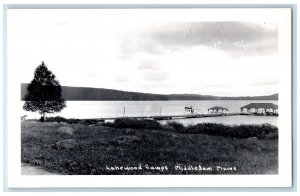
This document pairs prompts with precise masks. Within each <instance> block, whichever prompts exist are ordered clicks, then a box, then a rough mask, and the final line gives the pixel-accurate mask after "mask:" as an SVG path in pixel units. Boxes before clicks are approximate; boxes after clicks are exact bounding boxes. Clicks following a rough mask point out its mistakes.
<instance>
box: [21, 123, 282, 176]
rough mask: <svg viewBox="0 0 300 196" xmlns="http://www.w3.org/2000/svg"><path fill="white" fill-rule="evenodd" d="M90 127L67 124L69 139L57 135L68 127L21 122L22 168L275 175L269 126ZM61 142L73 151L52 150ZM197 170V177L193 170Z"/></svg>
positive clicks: (82, 172) (85, 172) (273, 136)
mask: <svg viewBox="0 0 300 196" xmlns="http://www.w3.org/2000/svg"><path fill="white" fill-rule="evenodd" d="M61 122H64V121H61ZM91 124H92V125H91ZM91 124H88V123H86V121H84V123H81V121H80V122H77V123H75V122H74V123H73V124H68V125H67V126H70V127H72V128H73V129H74V130H75V133H74V135H67V134H64V133H61V132H59V131H58V129H59V127H61V126H66V125H62V124H60V123H53V122H44V123H41V122H32V121H23V122H22V133H21V134H22V141H21V143H22V153H21V160H22V162H25V163H29V164H31V165H37V166H41V167H43V168H45V169H47V170H50V171H55V172H59V173H61V174H72V175H73V174H75V175H89V174H93V175H111V174H120V175H124V174H276V173H277V172H278V139H277V138H278V131H277V127H273V126H270V125H241V126H226V125H222V124H213V123H205V124H198V125H194V126H188V127H185V126H183V125H182V124H179V123H176V122H170V123H168V124H167V125H160V124H159V123H157V122H156V121H151V120H143V121H138V120H134V119H120V120H118V121H116V122H115V123H103V125H98V124H96V123H94V122H92V123H91ZM64 139H73V140H74V141H76V143H77V145H76V147H75V148H73V149H57V148H55V147H54V146H55V143H56V142H58V141H60V140H64ZM199 165H201V167H202V170H201V171H199V168H198V170H196V169H195V168H196V167H197V166H199ZM122 166H123V168H122V169H123V170H121V169H120V168H121V167H122ZM134 167H136V168H134ZM184 167H186V168H190V169H191V168H192V167H193V168H194V170H184ZM220 167H222V169H220ZM139 168H142V169H139ZM204 168H207V169H208V170H204ZM210 168H211V169H212V170H209V169H210ZM113 169H114V170H113Z"/></svg>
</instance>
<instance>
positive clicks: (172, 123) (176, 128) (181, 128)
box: [167, 121, 185, 130]
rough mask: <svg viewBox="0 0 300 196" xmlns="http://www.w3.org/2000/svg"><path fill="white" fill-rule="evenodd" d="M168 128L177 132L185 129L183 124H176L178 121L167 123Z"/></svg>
mask: <svg viewBox="0 0 300 196" xmlns="http://www.w3.org/2000/svg"><path fill="white" fill-rule="evenodd" d="M167 126H169V127H171V128H173V129H175V130H183V129H185V127H184V126H183V124H182V123H179V122H176V121H171V122H168V123H167Z"/></svg>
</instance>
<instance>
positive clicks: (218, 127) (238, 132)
mask: <svg viewBox="0 0 300 196" xmlns="http://www.w3.org/2000/svg"><path fill="white" fill-rule="evenodd" d="M179 132H180V133H186V134H207V135H214V136H223V137H231V138H250V137H257V138H258V139H276V138H278V128H277V127H275V126H272V125H270V124H263V125H233V126H230V125H223V124H216V123H201V124H200V123H199V124H196V125H191V126H188V127H187V128H186V129H183V130H181V131H179Z"/></svg>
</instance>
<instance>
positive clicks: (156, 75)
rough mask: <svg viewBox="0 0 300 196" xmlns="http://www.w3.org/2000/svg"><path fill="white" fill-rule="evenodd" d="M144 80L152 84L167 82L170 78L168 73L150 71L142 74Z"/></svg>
mask: <svg viewBox="0 0 300 196" xmlns="http://www.w3.org/2000/svg"><path fill="white" fill-rule="evenodd" d="M142 74H143V78H144V79H145V81H146V82H147V81H151V82H161V81H165V80H167V79H168V78H169V74H168V72H165V71H159V70H148V71H144V72H142Z"/></svg>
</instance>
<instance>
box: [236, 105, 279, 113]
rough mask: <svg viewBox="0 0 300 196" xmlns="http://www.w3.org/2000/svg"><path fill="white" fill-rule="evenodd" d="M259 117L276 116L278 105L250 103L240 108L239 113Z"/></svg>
mask: <svg viewBox="0 0 300 196" xmlns="http://www.w3.org/2000/svg"><path fill="white" fill-rule="evenodd" d="M245 109H246V111H247V112H249V113H252V114H261V115H278V105H276V104H274V103H250V104H248V105H245V106H243V107H241V112H245Z"/></svg>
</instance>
